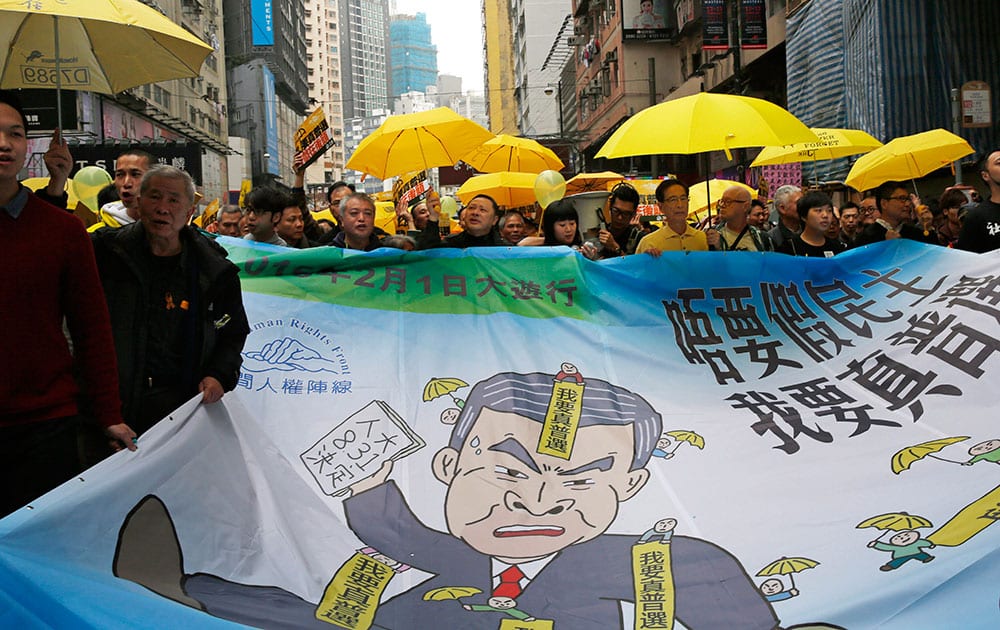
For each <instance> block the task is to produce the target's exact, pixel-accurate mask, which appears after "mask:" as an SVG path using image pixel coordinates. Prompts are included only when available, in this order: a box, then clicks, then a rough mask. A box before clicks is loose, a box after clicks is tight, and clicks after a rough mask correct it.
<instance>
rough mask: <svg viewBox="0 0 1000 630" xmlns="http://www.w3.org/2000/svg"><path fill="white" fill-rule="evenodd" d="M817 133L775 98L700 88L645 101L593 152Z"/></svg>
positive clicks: (811, 137)
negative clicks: (674, 96)
mask: <svg viewBox="0 0 1000 630" xmlns="http://www.w3.org/2000/svg"><path fill="white" fill-rule="evenodd" d="M816 141H817V138H816V134H815V133H813V132H812V131H810V130H809V128H808V127H806V126H805V125H804V124H802V122H801V121H800V120H799V119H798V118H796V117H795V116H793V115H792V114H790V113H789V112H788V111H786V110H784V109H782V108H781V107H779V106H777V105H775V104H774V103H771V102H768V101H765V100H762V99H759V98H752V97H749V96H736V95H733V94H714V93H711V92H701V93H699V94H694V95H692V96H685V97H683V98H678V99H674V100H670V101H664V102H663V103H659V104H657V105H653V106H651V107H647V108H646V109H644V110H642V111H641V112H639V113H637V114H636V115H634V116H632V117H631V118H629V119H628V120H626V121H625V123H624V124H622V126H621V127H619V128H618V129H617V130H616V131H615V132H614V133H613V134H611V137H610V138H608V141H607V142H605V143H604V146H602V147H601V150H600V151H598V152H597V156H596V157H599V158H600V157H605V158H619V157H628V156H631V155H653V154H659V153H684V154H690V153H703V152H706V151H725V152H726V156H727V157H729V158H730V159H731V156H730V155H729V151H730V149H736V148H740V147H764V146H775V145H784V144H792V143H795V142H816Z"/></svg>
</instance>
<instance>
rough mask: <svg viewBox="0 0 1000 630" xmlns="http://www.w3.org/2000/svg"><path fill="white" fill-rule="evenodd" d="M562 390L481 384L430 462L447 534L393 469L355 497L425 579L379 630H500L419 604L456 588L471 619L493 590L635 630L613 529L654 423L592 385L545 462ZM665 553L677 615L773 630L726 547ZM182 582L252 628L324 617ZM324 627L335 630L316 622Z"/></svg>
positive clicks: (380, 545)
mask: <svg viewBox="0 0 1000 630" xmlns="http://www.w3.org/2000/svg"><path fill="white" fill-rule="evenodd" d="M560 383H562V382H561V381H557V379H556V378H555V376H554V375H552V374H543V373H530V374H516V373H500V374H496V375H494V376H492V377H490V378H488V379H486V380H484V381H482V382H480V383H478V384H476V385H475V386H474V387H473V389H472V391H471V392H470V393H469V396H468V398H467V401H466V404H465V406H464V408H463V409H462V413H461V415H460V416H459V418H458V421H457V422H456V424H455V425H454V427H453V429H452V433H451V438H450V441H449V443H448V445H447V446H445V447H444V448H442V449H441V450H439V451H438V452H437V454H436V455H435V457H434V459H433V464H432V466H433V474H434V476H435V477H436V478H437V479H438V480H439V481H441V482H442V483H444V484H446V485H447V486H448V492H447V495H446V499H445V505H444V511H445V516H446V520H447V527H448V531H447V532H442V531H436V530H433V529H430V528H428V527H427V526H425V525H424V524H423V523H421V522H420V521H419V520H418V519H417V517H416V516H415V515H414V514H413V512H412V511H411V510H410V508H409V506H408V505H407V502H406V499H405V498H404V497H403V495H402V493H401V492H400V490H399V487H398V486H397V485H396V483H395V482H394V481H392V480H389V479H388V477H389V474H390V472H391V468H392V464H391V462H387V463H386V464H385V465H383V467H382V468H381V469H380V471H379V472H378V473H377V474H376V475H374V476H373V477H370V478H368V479H364V480H362V481H360V482H358V483H356V484H355V485H354V486H353V487H352V490H353V495H352V496H351V497H350V498H348V499H347V500H345V502H344V507H345V511H346V515H347V522H348V525H349V527H350V528H351V529H352V530H353V531H354V532H355V533H356V534H357V536H358V538H360V539H361V540H362V541H363V542H364V543H365V544H366V545H370V546H371V547H374V548H376V549H378V550H379V551H380V552H381V553H384V554H386V555H387V556H389V557H392V558H398V559H401V560H403V561H405V562H406V563H407V564H409V565H410V566H412V567H413V568H415V569H419V570H422V571H424V572H426V573H430V574H431V577H430V578H429V579H427V580H426V581H424V582H422V583H420V584H419V585H417V586H416V587H414V588H412V589H410V590H408V591H405V592H402V593H400V594H398V595H395V596H393V597H391V598H389V599H388V600H386V601H383V602H381V603H379V604H378V607H377V610H376V611H375V614H374V624H373V627H377V628H395V629H403V628H489V629H490V630H494V629H495V628H496V626H497V619H496V617H495V616H493V615H488V614H475V613H473V612H470V611H469V610H468V609H465V608H463V606H456V605H453V604H452V605H449V604H448V603H442V602H440V601H427V599H426V598H425V597H424V595H425V594H426V593H429V592H431V591H434V590H436V589H443V588H448V587H463V588H468V590H469V591H470V592H471V591H473V590H478V592H479V593H481V595H477V596H476V598H477V599H475V601H465V602H463V604H464V605H468V606H470V608H471V607H472V606H473V605H475V606H477V607H479V606H483V605H487V606H488V605H489V604H488V602H489V599H490V598H492V597H495V596H499V595H498V593H499V594H500V595H503V596H505V597H510V598H511V599H516V601H517V606H518V608H519V609H521V610H524V611H529V612H530V614H531V615H533V616H534V617H536V618H537V619H540V620H541V619H547V620H552V621H554V624H555V627H556V628H573V629H574V630H588V629H592V630H607V629H608V628H622V627H623V622H624V623H625V624H626V625H627V626H631V622H630V621H624V620H623V619H622V615H621V611H620V602H633V601H634V600H635V589H634V576H633V565H632V557H631V550H632V546H633V545H634V544H635V542H636V540H637V538H638V536H637V535H635V534H632V535H626V534H609V533H606V532H607V530H608V528H609V526H610V525H611V524H612V523H613V522H614V520H615V517H616V516H617V514H618V510H619V504H620V503H621V502H623V501H627V500H629V499H631V498H632V497H634V496H636V494H638V493H639V491H640V490H641V489H642V488H643V486H644V485H645V484H646V482H647V481H648V479H649V471H648V470H647V469H646V464H647V462H648V461H649V458H650V454H651V453H652V450H653V448H654V447H655V443H656V439H657V438H658V437H659V436H660V432H661V419H660V415H659V414H658V413H657V412H656V411H655V410H653V408H652V407H650V405H649V403H647V402H646V401H645V400H644V399H643V398H641V397H640V396H638V395H636V394H634V393H632V392H630V391H628V390H626V389H624V388H622V387H618V386H616V385H612V384H610V383H607V382H605V381H602V380H598V379H594V378H587V379H586V380H585V385H584V386H582V391H577V393H578V394H579V399H578V405H577V412H578V414H579V415H578V422H577V423H576V425H575V426H574V427H573V428H572V432H573V433H574V435H572V436H570V439H569V440H568V442H569V443H570V444H572V450H571V451H570V452H569V453H567V454H566V456H565V457H560V456H557V455H551V454H542V453H541V452H540V451H543V450H546V448H547V447H546V448H543V444H546V440H545V439H543V438H545V437H546V436H545V435H544V431H545V430H547V429H548V428H549V426H550V424H551V419H552V417H551V416H552V414H551V411H552V403H553V402H554V400H555V396H554V392H555V391H556V390H557V389H558V388H559V385H560ZM563 384H565V383H563ZM570 385H571V386H573V387H575V386H577V383H571V384H570ZM560 391H564V390H560ZM565 391H566V392H568V393H566V396H568V397H571V396H572V394H573V392H572V391H569V390H565ZM547 416H548V419H547ZM549 437H551V436H549ZM671 554H672V560H671V567H672V571H671V573H672V588H673V595H674V600H675V608H674V610H675V616H676V618H677V619H678V620H679V621H680V622H682V623H683V624H684V626H685V627H686V628H690V629H691V630H699V629H702V628H719V629H722V628H736V627H739V628H761V629H773V628H776V627H777V625H778V620H777V618H776V617H775V614H774V611H773V609H772V608H771V606H770V604H769V603H768V602H767V601H766V600H765V599H764V597H763V596H762V595H761V594H760V593H759V591H758V590H757V588H756V587H755V585H754V583H753V581H752V580H751V579H750V577H749V576H748V575H747V573H746V571H745V570H744V568H743V567H742V566H741V565H740V563H739V561H738V560H736V559H735V558H734V557H733V556H731V555H730V554H729V553H727V552H726V551H725V550H723V549H721V548H720V547H718V546H716V545H714V544H712V543H709V542H706V541H704V540H699V539H696V538H689V537H685V536H677V535H674V536H672V539H671ZM183 586H184V591H185V593H186V594H187V595H188V596H189V597H191V598H193V599H195V600H197V601H198V602H199V603H200V604H201V606H202V608H203V609H204V610H206V611H207V612H209V613H211V614H213V615H216V616H219V617H224V618H227V619H231V620H234V621H238V622H242V623H246V624H250V625H264V626H267V625H269V622H270V623H272V624H273V622H274V621H275V620H280V619H281V618H282V617H284V616H285V615H286V614H288V615H289V616H290V617H294V618H296V619H302V618H303V617H305V614H304V613H305V612H306V611H305V610H303V607H309V608H310V609H311V610H312V611H315V610H316V605H315V604H310V603H308V602H305V601H303V600H301V599H299V598H298V597H296V596H294V595H292V594H290V593H285V592H284V591H281V589H276V588H271V587H268V588H267V590H268V602H267V607H266V610H262V608H261V607H260V606H255V605H253V602H254V599H255V598H259V597H260V594H261V587H256V586H247V585H242V584H235V583H232V582H228V581H226V580H223V579H220V578H218V577H215V576H210V575H204V574H198V575H188V576H185V578H184V583H183ZM480 600H481V601H480ZM376 601H377V600H376ZM254 611H257V612H258V613H260V614H266V615H267V616H266V617H257V616H254V615H255V612H254ZM316 627H327V628H329V627H330V626H329V625H326V624H324V623H323V622H319V621H317V625H316Z"/></svg>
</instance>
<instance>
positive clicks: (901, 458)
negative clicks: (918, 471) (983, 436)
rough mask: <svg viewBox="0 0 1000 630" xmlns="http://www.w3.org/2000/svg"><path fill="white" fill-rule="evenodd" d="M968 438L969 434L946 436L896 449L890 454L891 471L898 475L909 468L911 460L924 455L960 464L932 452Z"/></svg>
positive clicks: (913, 460) (921, 457)
mask: <svg viewBox="0 0 1000 630" xmlns="http://www.w3.org/2000/svg"><path fill="white" fill-rule="evenodd" d="M968 439H969V436H967V435H963V436H961V437H947V438H941V439H939V440H931V441H930V442H921V443H920V444H914V445H913V446H907V447H906V448H904V449H901V450H899V451H896V453H895V454H894V455H893V456H892V472H894V473H896V474H897V475H898V474H899V473H901V472H903V471H904V470H909V468H910V466H911V465H912V464H913V462H915V461H918V460H921V459H923V458H925V457H932V458H934V459H940V460H941V461H943V462H951V463H952V464H961V463H962V462H956V461H954V460H951V459H945V458H943V457H935V456H934V455H933V453H937V452H938V451H940V450H941V449H943V448H944V447H946V446H950V445H952V444H958V443H959V442H964V441H966V440H968Z"/></svg>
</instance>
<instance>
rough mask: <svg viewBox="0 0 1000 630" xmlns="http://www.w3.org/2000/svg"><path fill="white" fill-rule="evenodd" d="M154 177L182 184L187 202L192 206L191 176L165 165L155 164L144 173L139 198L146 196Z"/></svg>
mask: <svg viewBox="0 0 1000 630" xmlns="http://www.w3.org/2000/svg"><path fill="white" fill-rule="evenodd" d="M154 177H159V178H162V179H172V180H174V181H180V182H182V183H183V184H184V192H185V193H186V194H187V197H188V201H190V202H191V205H192V206H193V205H194V192H195V191H194V180H193V179H191V175H189V174H188V173H187V171H182V170H181V169H179V168H177V167H176V166H169V165H167V164H157V165H156V166H153V167H151V168H150V169H149V170H148V171H146V173H145V174H144V175H143V176H142V182H141V183H140V184H139V196H142V195H145V194H146V191H147V190H148V189H149V186H150V182H151V181H152V180H153V178H154Z"/></svg>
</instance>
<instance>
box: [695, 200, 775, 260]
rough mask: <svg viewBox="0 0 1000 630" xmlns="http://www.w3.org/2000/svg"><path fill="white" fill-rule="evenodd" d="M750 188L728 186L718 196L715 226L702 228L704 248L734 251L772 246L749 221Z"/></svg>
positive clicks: (768, 248)
mask: <svg viewBox="0 0 1000 630" xmlns="http://www.w3.org/2000/svg"><path fill="white" fill-rule="evenodd" d="M750 201H751V199H750V191H749V190H747V189H746V188H744V187H742V186H730V187H729V188H727V189H726V190H725V191H724V192H723V193H722V198H721V199H719V218H720V219H721V222H720V223H719V225H718V226H716V227H715V228H712V229H709V230H707V231H706V233H705V235H706V238H707V240H708V248H709V249H711V250H722V251H737V252H769V251H771V250H773V249H774V248H773V247H772V245H771V239H770V238H768V236H767V234H765V233H764V232H761V231H760V230H758V229H757V228H755V227H754V226H752V225H750V223H749V216H750V209H751V208H752V206H751V205H750Z"/></svg>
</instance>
